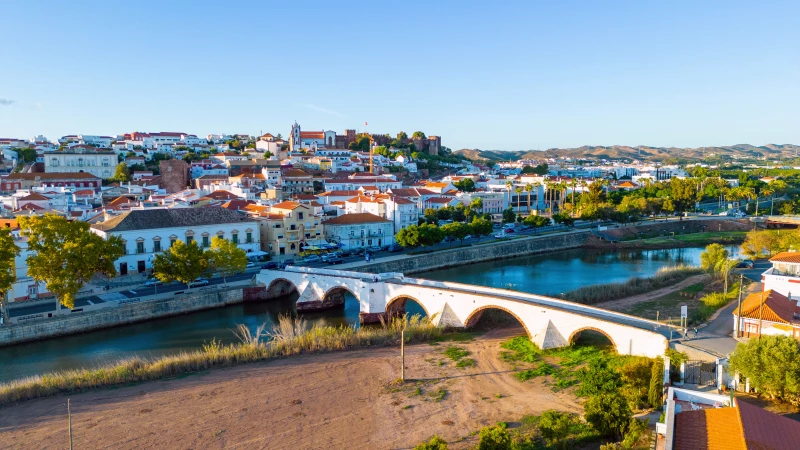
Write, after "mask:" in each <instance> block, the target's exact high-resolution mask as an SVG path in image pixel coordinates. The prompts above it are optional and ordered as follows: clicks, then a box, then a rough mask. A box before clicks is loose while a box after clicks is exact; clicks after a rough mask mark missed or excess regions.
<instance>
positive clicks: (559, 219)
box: [553, 213, 583, 227]
mask: <svg viewBox="0 0 800 450" xmlns="http://www.w3.org/2000/svg"><path fill="white" fill-rule="evenodd" d="M581 217H583V216H581ZM553 222H555V223H558V224H563V225H564V226H567V227H571V226H572V225H573V224H575V219H573V218H572V217H570V216H569V214H565V213H558V214H554V215H553Z"/></svg>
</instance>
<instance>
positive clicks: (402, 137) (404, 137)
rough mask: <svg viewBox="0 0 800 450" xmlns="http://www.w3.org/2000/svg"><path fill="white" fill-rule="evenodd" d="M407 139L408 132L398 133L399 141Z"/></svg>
mask: <svg viewBox="0 0 800 450" xmlns="http://www.w3.org/2000/svg"><path fill="white" fill-rule="evenodd" d="M407 139H408V135H407V134H406V132H405V131H401V132H399V133H397V140H398V141H405V140H407Z"/></svg>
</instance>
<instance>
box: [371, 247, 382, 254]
mask: <svg viewBox="0 0 800 450" xmlns="http://www.w3.org/2000/svg"><path fill="white" fill-rule="evenodd" d="M382 250H383V249H382V248H380V247H378V246H372V247H370V248H368V249H367V251H368V252H370V253H377V252H380V251H382Z"/></svg>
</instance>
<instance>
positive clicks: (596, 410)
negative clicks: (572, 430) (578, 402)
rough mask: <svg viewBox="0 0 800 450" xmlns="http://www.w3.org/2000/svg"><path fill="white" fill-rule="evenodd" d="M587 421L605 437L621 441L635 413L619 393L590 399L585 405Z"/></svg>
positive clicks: (600, 395)
mask: <svg viewBox="0 0 800 450" xmlns="http://www.w3.org/2000/svg"><path fill="white" fill-rule="evenodd" d="M583 411H584V415H585V417H586V421H587V422H589V424H591V425H592V427H593V428H594V429H595V430H597V431H598V432H599V433H600V434H602V435H603V436H609V437H613V438H614V439H620V438H622V436H623V435H625V432H626V431H627V430H628V426H629V425H630V423H631V419H633V413H632V412H631V408H630V406H629V405H628V402H627V400H625V397H623V396H622V394H620V393H618V392H609V393H605V394H599V395H595V396H592V397H590V398H589V400H587V401H586V403H585V404H584V405H583Z"/></svg>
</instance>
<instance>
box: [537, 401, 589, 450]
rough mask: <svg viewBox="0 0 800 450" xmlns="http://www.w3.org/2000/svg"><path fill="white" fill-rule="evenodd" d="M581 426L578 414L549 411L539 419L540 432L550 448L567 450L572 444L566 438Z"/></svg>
mask: <svg viewBox="0 0 800 450" xmlns="http://www.w3.org/2000/svg"><path fill="white" fill-rule="evenodd" d="M579 425H580V419H579V417H578V415H577V414H570V413H566V412H561V411H556V410H555V409H548V410H547V411H545V412H543V413H542V415H541V417H540V418H539V431H540V432H541V433H542V437H543V438H545V440H546V441H547V443H548V444H549V445H550V446H553V447H555V448H567V445H569V444H570V442H569V441H567V440H566V438H567V437H568V436H569V435H570V434H571V433H572V430H573V429H575V428H576V427H577V426H579Z"/></svg>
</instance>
